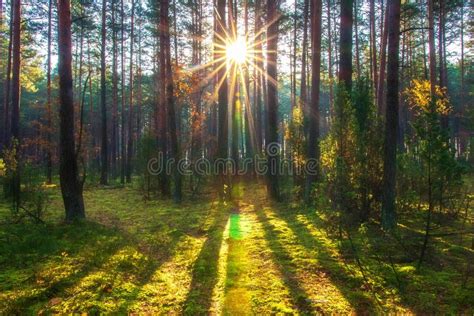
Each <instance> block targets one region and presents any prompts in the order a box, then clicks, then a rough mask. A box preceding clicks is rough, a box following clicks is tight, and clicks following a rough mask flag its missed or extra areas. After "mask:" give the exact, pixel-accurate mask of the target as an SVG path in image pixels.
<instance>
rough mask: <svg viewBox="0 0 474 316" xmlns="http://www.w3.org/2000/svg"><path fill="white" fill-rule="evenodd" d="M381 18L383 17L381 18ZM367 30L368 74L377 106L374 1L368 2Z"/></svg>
mask: <svg viewBox="0 0 474 316" xmlns="http://www.w3.org/2000/svg"><path fill="white" fill-rule="evenodd" d="M382 18H383V17H382ZM369 19H370V21H369V29H370V73H371V76H372V87H373V91H374V96H375V104H377V98H378V94H377V90H378V87H377V84H378V74H377V50H376V48H375V47H376V43H377V41H376V38H377V35H376V31H375V0H370V9H369Z"/></svg>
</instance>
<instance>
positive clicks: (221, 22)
mask: <svg viewBox="0 0 474 316" xmlns="http://www.w3.org/2000/svg"><path fill="white" fill-rule="evenodd" d="M225 7H226V0H217V10H216V14H217V18H216V20H217V30H216V31H217V34H218V36H217V44H218V45H219V46H220V47H225V41H224V40H223V39H225V38H226V35H225V34H226V22H225ZM220 58H225V53H224V52H222V51H221V50H219V52H218V54H217V59H220ZM217 78H218V83H217V85H218V92H217V93H218V107H219V117H218V133H219V134H218V138H217V151H218V154H217V156H218V158H220V159H225V158H227V150H228V148H227V143H228V125H227V123H228V118H227V115H228V112H227V101H228V100H227V74H226V68H225V67H222V68H221V69H220V70H219V71H218V74H217ZM218 172H219V177H220V188H219V191H220V192H219V193H220V196H221V198H223V197H224V195H225V188H224V184H225V175H224V170H218Z"/></svg>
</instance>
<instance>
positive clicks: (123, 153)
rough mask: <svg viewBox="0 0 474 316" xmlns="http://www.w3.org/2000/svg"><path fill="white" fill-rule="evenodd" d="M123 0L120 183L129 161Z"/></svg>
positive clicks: (121, 26) (121, 11)
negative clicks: (126, 126)
mask: <svg viewBox="0 0 474 316" xmlns="http://www.w3.org/2000/svg"><path fill="white" fill-rule="evenodd" d="M123 1H124V0H121V1H120V15H121V17H120V33H121V34H120V39H121V47H120V65H121V76H122V78H121V79H122V80H121V87H120V90H121V95H120V97H121V100H120V101H121V109H120V110H121V111H120V112H121V113H120V118H121V126H120V183H122V184H124V183H125V169H126V163H127V146H126V144H125V140H126V135H125V134H126V128H125V124H126V113H125V98H126V94H125V44H124V42H125V36H124V29H125V26H124V22H125V11H124V9H123Z"/></svg>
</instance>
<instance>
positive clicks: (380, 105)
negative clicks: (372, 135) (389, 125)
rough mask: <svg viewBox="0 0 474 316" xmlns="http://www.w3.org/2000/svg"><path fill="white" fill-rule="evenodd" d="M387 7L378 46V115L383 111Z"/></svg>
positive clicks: (387, 6) (387, 7)
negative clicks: (380, 41) (380, 40)
mask: <svg viewBox="0 0 474 316" xmlns="http://www.w3.org/2000/svg"><path fill="white" fill-rule="evenodd" d="M389 9H390V6H389V5H388V3H387V5H386V9H385V19H384V23H383V24H384V26H383V31H382V43H381V47H380V50H381V52H380V74H379V82H378V87H377V102H378V105H377V109H378V113H379V115H382V113H384V103H385V102H384V101H385V100H384V87H385V67H386V65H387V57H386V56H387V38H388V16H389Z"/></svg>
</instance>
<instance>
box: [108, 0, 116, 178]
mask: <svg viewBox="0 0 474 316" xmlns="http://www.w3.org/2000/svg"><path fill="white" fill-rule="evenodd" d="M111 5H112V10H111V11H112V137H111V140H110V147H111V148H110V153H111V155H112V157H111V167H112V176H113V177H114V178H115V177H116V176H117V148H118V127H117V117H118V73H117V53H118V52H117V26H116V24H115V22H116V20H115V18H116V14H117V9H116V0H112V4H111Z"/></svg>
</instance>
